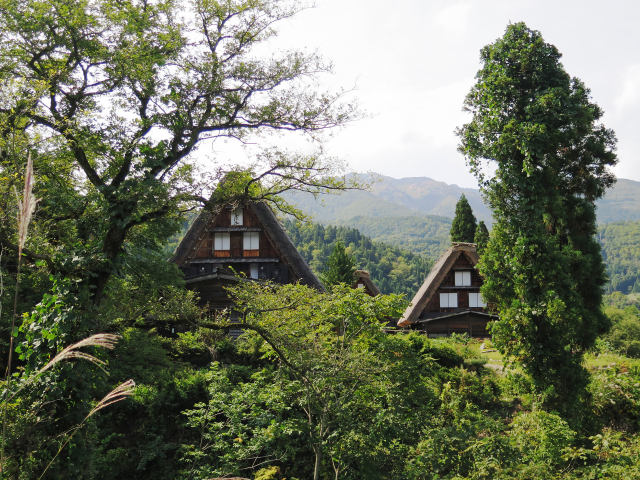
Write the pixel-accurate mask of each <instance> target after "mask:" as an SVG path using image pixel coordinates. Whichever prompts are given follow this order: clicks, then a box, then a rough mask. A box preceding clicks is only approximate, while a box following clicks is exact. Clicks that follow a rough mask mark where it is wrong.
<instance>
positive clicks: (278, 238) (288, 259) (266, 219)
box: [171, 202, 324, 292]
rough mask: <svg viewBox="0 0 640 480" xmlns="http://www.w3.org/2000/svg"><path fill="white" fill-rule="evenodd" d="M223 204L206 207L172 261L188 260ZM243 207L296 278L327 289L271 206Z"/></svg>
mask: <svg viewBox="0 0 640 480" xmlns="http://www.w3.org/2000/svg"><path fill="white" fill-rule="evenodd" d="M222 208H224V207H218V208H213V209H204V210H203V211H202V212H201V213H200V215H198V218H196V220H195V221H194V222H193V223H192V224H191V227H189V230H188V231H187V233H186V235H185V236H184V238H183V239H182V241H181V242H180V245H178V247H177V248H176V251H175V252H174V254H173V257H172V258H171V261H172V262H174V263H177V264H178V265H184V264H187V263H189V260H190V256H191V255H193V252H194V249H195V247H196V246H197V244H198V242H199V241H200V240H201V239H202V238H203V236H204V235H205V233H206V232H207V227H208V226H209V225H210V224H211V222H212V221H213V220H214V219H215V217H216V215H217V214H218V213H219V212H220V211H221V210H222ZM244 208H247V209H250V210H251V211H253V212H254V213H255V215H256V217H257V219H258V221H259V222H260V224H261V225H262V228H263V232H264V233H265V234H266V235H267V237H268V238H269V240H270V241H271V243H272V244H273V246H274V247H275V248H276V249H277V250H278V251H279V252H280V255H281V260H282V261H283V262H284V263H285V264H286V265H287V266H288V267H289V268H290V269H291V270H292V272H293V275H294V277H295V278H297V279H299V280H300V282H301V283H303V284H305V285H307V286H309V287H313V288H315V289H316V290H319V291H321V292H323V291H324V287H323V286H322V283H320V281H319V280H318V278H317V277H316V276H315V274H314V273H313V272H312V271H311V268H309V265H307V262H305V261H304V258H302V256H301V255H300V253H299V252H298V250H296V247H295V246H294V245H293V243H291V240H290V239H289V237H288V235H287V234H286V232H285V231H284V229H283V228H282V225H280V222H279V221H278V219H277V218H276V216H275V214H274V213H273V211H272V210H271V208H270V207H269V206H268V205H266V204H265V203H264V202H246V203H245V204H244Z"/></svg>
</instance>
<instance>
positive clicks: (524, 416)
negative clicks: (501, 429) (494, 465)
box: [510, 410, 576, 466]
mask: <svg viewBox="0 0 640 480" xmlns="http://www.w3.org/2000/svg"><path fill="white" fill-rule="evenodd" d="M510 437H511V441H512V442H513V444H514V445H515V447H516V448H517V449H518V450H519V452H520V454H521V456H522V460H523V461H524V462H525V463H531V464H542V465H548V466H555V465H558V464H559V463H561V462H562V454H563V452H564V451H565V450H566V449H567V448H568V447H570V446H571V444H572V443H573V441H574V439H575V437H576V432H574V431H573V430H571V428H570V427H569V425H568V424H567V422H565V421H564V420H563V419H562V418H561V417H560V416H558V415H556V414H554V413H548V412H545V411H542V410H536V411H533V412H524V413H520V414H519V415H517V416H516V417H515V418H514V420H513V422H512V423H511V432H510Z"/></svg>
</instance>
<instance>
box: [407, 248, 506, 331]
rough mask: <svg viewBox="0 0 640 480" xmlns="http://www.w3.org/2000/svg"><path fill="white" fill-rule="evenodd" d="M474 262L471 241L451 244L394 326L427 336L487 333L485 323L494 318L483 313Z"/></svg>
mask: <svg viewBox="0 0 640 480" xmlns="http://www.w3.org/2000/svg"><path fill="white" fill-rule="evenodd" d="M477 263H478V253H477V251H476V246H475V244H473V243H454V244H453V245H452V246H451V247H450V248H449V249H448V250H447V251H446V252H445V253H444V254H443V255H442V256H441V257H440V258H439V259H438V261H437V262H436V263H435V265H434V266H433V268H432V269H431V272H429V275H427V278H426V280H425V281H424V283H423V284H422V286H421V287H420V289H419V290H418V293H416V295H415V296H414V297H413V300H412V302H411V305H410V306H409V307H408V308H407V309H406V310H405V312H404V314H403V316H402V318H400V320H399V321H398V326H399V327H404V328H413V329H417V330H422V331H424V332H425V333H427V334H428V335H429V336H444V335H451V334H452V333H467V334H468V335H469V336H472V337H486V336H488V332H487V322H488V321H490V320H493V319H495V318H497V317H495V316H494V315H491V314H489V313H488V312H487V308H486V304H485V302H484V300H483V298H482V295H481V294H480V287H481V285H482V277H481V276H480V274H479V273H478V271H477V269H476V264H477Z"/></svg>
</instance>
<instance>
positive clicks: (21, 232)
mask: <svg viewBox="0 0 640 480" xmlns="http://www.w3.org/2000/svg"><path fill="white" fill-rule="evenodd" d="M34 183H35V177H34V174H33V162H32V160H31V154H29V156H28V158H27V166H26V169H25V175H24V189H23V192H22V199H20V198H19V196H18V193H17V192H16V199H17V203H18V212H17V220H18V235H17V236H18V259H17V268H16V284H15V291H14V296H13V312H12V315H11V330H10V332H9V337H10V338H9V358H8V360H7V368H6V371H5V377H4V378H5V385H4V389H3V391H2V392H1V393H0V398H1V400H0V405H2V438H1V439H0V475H1V474H2V473H4V471H5V466H6V463H5V444H6V427H7V408H8V404H9V402H10V401H11V400H12V399H13V398H15V397H16V396H17V395H18V394H19V393H20V392H21V391H22V390H24V389H25V388H26V387H27V386H28V385H29V384H31V383H33V382H34V381H35V379H37V378H38V377H40V376H41V375H42V374H44V372H46V371H47V370H49V369H51V368H53V367H54V366H55V365H57V364H58V363H60V362H62V361H67V360H75V359H80V360H86V361H88V362H91V363H93V364H94V365H97V366H98V367H100V368H103V369H104V366H105V362H104V361H103V360H100V359H99V358H97V357H95V356H94V355H91V354H89V353H87V352H84V351H82V350H81V349H82V348H87V347H101V348H106V349H108V350H112V349H113V348H114V347H115V345H116V343H117V342H118V340H119V339H120V336H119V335H113V334H110V333H98V334H95V335H91V336H90V337H88V338H85V339H83V340H80V341H79V342H76V343H74V344H72V345H69V346H67V347H66V348H64V349H62V350H61V351H60V352H58V353H57V354H56V356H55V357H53V358H52V359H51V360H50V361H49V362H47V363H46V364H45V365H44V366H43V367H42V368H40V369H39V370H37V371H36V372H34V373H32V374H30V375H29V376H28V377H27V378H26V379H23V381H22V383H21V385H20V387H19V388H18V389H16V390H15V391H13V392H12V391H11V388H12V385H11V380H12V374H11V371H12V366H13V365H12V363H13V350H14V345H13V342H14V336H15V324H16V318H17V316H18V295H19V291H20V273H21V267H22V252H23V249H24V246H25V244H26V242H27V236H28V233H29V224H30V223H31V218H32V216H33V213H34V212H35V209H36V205H37V203H38V199H36V198H35V196H34V195H33V185H34ZM3 254H4V249H0V262H1V261H2V255H3ZM3 295H4V280H3V277H2V272H1V271H0V298H2V297H3ZM1 313H2V302H1V301H0V314H1ZM134 388H135V382H134V381H133V380H131V379H130V380H127V381H126V382H124V383H122V384H120V385H118V386H117V387H116V388H114V389H113V390H111V391H110V392H109V393H108V394H107V395H106V396H105V397H104V398H103V399H102V400H100V401H99V402H98V403H97V404H96V405H95V406H94V407H93V408H92V409H91V410H90V411H89V413H88V414H87V415H86V416H85V417H84V419H83V420H82V421H81V422H80V423H79V424H77V425H75V426H74V427H73V428H72V429H71V430H69V431H67V433H66V434H65V435H64V436H63V438H62V441H61V442H60V446H59V448H58V451H57V452H56V454H55V455H54V456H53V458H52V459H51V460H50V461H49V463H48V464H47V466H46V467H45V469H44V471H43V472H42V474H41V475H40V477H39V478H42V477H43V476H44V474H45V473H46V472H47V470H49V467H51V465H52V464H53V462H54V461H55V459H56V458H57V457H58V455H60V453H61V452H62V450H63V449H64V447H65V446H66V445H67V444H68V443H69V441H70V440H71V438H73V436H74V435H75V434H76V432H77V431H78V430H80V429H81V428H82V427H83V426H84V424H85V423H86V421H87V420H88V419H89V418H91V416H93V415H94V414H96V413H97V412H99V411H100V410H102V409H103V408H106V407H108V406H110V405H113V404H114V403H117V402H120V401H121V400H124V399H126V398H127V397H129V396H131V395H132V394H133V392H134Z"/></svg>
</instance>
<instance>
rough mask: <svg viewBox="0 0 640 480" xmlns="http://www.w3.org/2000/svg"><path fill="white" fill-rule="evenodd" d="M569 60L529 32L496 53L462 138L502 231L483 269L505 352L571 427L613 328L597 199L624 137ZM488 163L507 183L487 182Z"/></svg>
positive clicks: (508, 37)
mask: <svg viewBox="0 0 640 480" xmlns="http://www.w3.org/2000/svg"><path fill="white" fill-rule="evenodd" d="M559 59H560V53H559V52H558V50H557V49H556V48H555V47H554V46H553V45H550V44H548V43H545V42H544V40H543V38H542V36H541V35H540V33H539V32H537V31H534V30H530V29H529V28H527V26H526V25H525V24H523V23H516V24H512V25H509V26H508V27H507V29H506V32H505V34H504V36H503V37H501V38H499V39H498V40H496V41H495V42H494V43H492V44H490V45H488V46H486V47H484V48H483V49H482V52H481V60H482V63H483V66H482V68H481V70H480V71H479V72H478V74H477V75H476V78H477V81H476V84H475V86H474V87H473V88H472V89H471V92H470V93H469V94H468V96H467V98H466V101H465V107H466V108H467V110H468V111H469V112H470V113H471V114H472V120H471V121H470V122H469V123H468V124H466V125H464V126H463V127H462V128H461V129H460V130H459V135H460V138H461V145H460V151H461V152H462V153H464V154H465V156H466V157H467V160H468V162H469V165H470V166H471V169H472V171H473V172H474V173H475V174H476V176H477V178H478V180H479V182H480V188H481V190H482V191H483V193H484V196H485V198H486V199H487V201H488V203H489V205H490V206H491V208H492V209H493V213H494V218H495V224H494V225H493V228H492V235H491V239H490V240H489V244H488V246H487V248H486V250H485V252H484V255H483V256H482V259H481V261H480V264H479V269H480V272H481V273H482V274H483V275H484V277H485V283H484V285H483V288H482V294H483V296H484V298H485V299H486V300H487V302H488V303H490V304H493V305H495V307H496V309H497V312H498V313H499V315H500V319H499V320H498V321H496V322H495V323H494V324H493V327H492V335H493V340H494V342H495V344H496V346H497V347H498V348H499V349H500V350H501V351H502V352H503V353H504V354H506V355H507V356H508V357H509V358H511V359H514V360H516V361H517V362H518V363H520V364H521V365H522V366H523V367H524V369H525V370H526V371H527V372H528V373H529V374H530V375H531V376H532V378H533V379H534V382H535V385H536V388H537V391H538V393H539V394H540V395H541V396H542V397H543V401H544V403H545V404H546V405H548V406H549V407H551V408H555V409H557V410H559V411H561V412H563V413H564V414H565V415H566V416H567V418H573V419H574V420H573V421H575V419H576V417H577V416H579V412H578V410H579V408H580V407H578V402H580V401H581V398H582V397H583V396H584V395H585V386H586V381H587V380H586V378H587V376H586V372H585V371H584V369H583V367H582V354H583V353H584V351H585V350H586V349H588V348H590V347H591V346H592V345H593V343H594V341H595V339H596V336H597V335H598V334H600V333H602V332H604V331H606V329H607V327H608V321H607V319H606V317H605V316H604V314H603V313H602V311H601V309H600V303H601V299H602V286H603V285H604V283H605V282H606V277H605V272H604V265H603V263H602V258H601V256H600V248H599V246H598V244H597V242H596V239H595V233H596V217H595V204H594V202H595V200H596V199H598V198H600V197H602V196H603V194H604V192H605V190H606V188H607V187H609V186H610V185H611V184H612V183H613V181H614V178H613V176H612V174H611V173H610V172H609V170H608V168H607V167H609V166H611V165H614V164H615V162H616V156H615V153H614V149H615V136H614V134H613V132H612V131H611V130H608V129H606V128H605V127H604V126H602V125H601V124H599V123H598V121H599V119H600V117H601V116H602V111H601V110H600V108H599V107H598V106H597V105H596V104H594V103H592V102H591V100H590V98H589V90H588V89H587V88H586V87H585V86H584V85H583V84H582V82H581V81H580V80H578V79H576V78H571V77H570V76H569V75H568V74H567V73H566V72H565V71H564V68H563V67H562V65H561V64H560V61H559ZM486 162H489V163H492V167H495V174H493V175H492V176H491V177H487V176H486V175H485V166H486Z"/></svg>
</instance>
